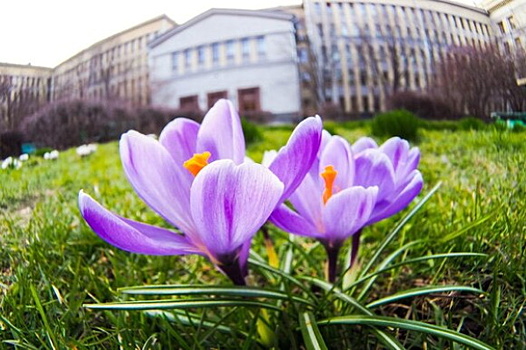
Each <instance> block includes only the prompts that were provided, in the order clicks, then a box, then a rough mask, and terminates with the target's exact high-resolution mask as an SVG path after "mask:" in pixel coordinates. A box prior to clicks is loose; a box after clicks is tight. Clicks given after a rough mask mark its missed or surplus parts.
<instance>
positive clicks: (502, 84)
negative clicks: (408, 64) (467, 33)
mask: <svg viewBox="0 0 526 350" xmlns="http://www.w3.org/2000/svg"><path fill="white" fill-rule="evenodd" d="M525 59H526V57H525V56H524V54H523V53H520V52H519V53H517V54H516V55H510V54H503V53H502V52H501V51H500V50H499V49H498V48H497V47H496V46H492V45H490V46H488V47H485V48H479V47H472V46H465V47H455V48H453V49H451V50H450V51H449V52H448V54H447V55H445V56H444V58H443V59H442V61H441V62H439V63H438V64H437V69H436V77H435V80H436V81H435V84H434V89H435V92H436V93H437V94H439V95H440V96H442V97H443V98H444V99H446V100H447V101H449V102H450V103H451V104H452V106H454V108H455V109H457V111H459V112H460V113H462V112H463V113H464V114H470V115H473V116H475V117H478V118H483V119H484V118H488V117H489V115H490V113H491V112H492V111H494V110H499V111H507V110H512V111H523V110H526V92H525V91H524V90H522V89H521V88H520V87H519V86H518V85H517V76H518V73H519V71H520V70H521V69H522V68H521V65H522V64H524V61H525Z"/></svg>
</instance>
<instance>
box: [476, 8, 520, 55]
mask: <svg viewBox="0 0 526 350" xmlns="http://www.w3.org/2000/svg"><path fill="white" fill-rule="evenodd" d="M481 5H482V6H483V7H484V8H485V9H486V10H487V11H488V14H489V18H490V19H491V22H492V24H493V27H494V32H495V34H496V35H495V36H496V37H497V40H498V42H499V43H501V45H502V47H503V49H504V51H505V52H506V53H509V54H511V53H513V52H517V51H523V50H526V1H525V0H485V1H483V2H482V4H481Z"/></svg>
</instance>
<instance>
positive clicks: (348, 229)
mask: <svg viewBox="0 0 526 350" xmlns="http://www.w3.org/2000/svg"><path fill="white" fill-rule="evenodd" d="M375 146H376V143H372V140H371V139H362V140H360V141H359V142H357V143H356V144H355V146H354V147H352V148H351V145H350V144H349V143H348V142H347V141H346V140H344V139H343V138H341V137H339V136H331V135H330V134H329V133H328V132H326V131H324V133H323V140H322V145H321V147H320V151H319V154H318V158H317V160H316V161H315V162H313V165H312V168H311V170H310V172H309V174H308V175H307V176H306V177H305V178H304V180H303V182H302V183H301V185H300V186H299V187H298V189H297V190H296V191H295V192H294V193H293V194H292V195H291V197H290V202H291V204H292V206H293V208H294V210H293V209H291V208H289V207H287V206H286V205H280V206H279V207H278V209H277V210H276V211H274V213H273V214H272V215H271V218H270V220H271V221H272V222H273V223H274V224H275V225H277V226H278V227H280V228H281V229H283V230H285V231H288V232H291V233H294V234H298V235H303V236H308V237H312V238H316V239H318V240H319V241H320V242H321V243H322V244H323V245H324V247H325V249H326V251H327V255H328V278H329V280H330V281H334V280H335V278H336V267H337V266H336V265H337V257H338V252H339V250H340V248H341V246H342V244H343V242H344V241H345V240H346V239H347V238H349V237H351V236H352V237H353V250H354V253H353V255H352V256H353V259H354V258H355V257H356V253H357V249H358V242H359V232H360V231H361V229H362V228H363V227H364V226H366V225H369V224H371V223H373V222H376V221H379V220H381V219H383V218H385V217H387V216H390V215H393V214H394V213H396V212H397V211H399V210H401V209H403V208H404V207H405V206H407V204H408V203H409V202H410V201H411V200H412V199H413V198H414V197H415V196H416V195H417V194H418V193H419V192H420V189H421V187H422V177H421V175H420V172H418V170H416V169H415V168H416V165H417V164H418V156H417V153H418V150H417V151H413V150H411V151H409V150H408V144H407V142H405V141H403V140H400V139H391V140H389V141H388V142H386V143H385V144H384V145H383V146H382V147H380V148H378V147H377V146H376V147H375ZM406 146H407V147H406ZM354 149H356V150H355V151H354V152H353V150H354ZM355 153H356V154H355Z"/></svg>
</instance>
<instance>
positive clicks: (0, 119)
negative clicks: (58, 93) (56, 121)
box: [0, 63, 53, 133]
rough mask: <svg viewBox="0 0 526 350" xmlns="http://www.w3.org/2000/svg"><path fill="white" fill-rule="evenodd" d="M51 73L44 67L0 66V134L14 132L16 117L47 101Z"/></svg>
mask: <svg viewBox="0 0 526 350" xmlns="http://www.w3.org/2000/svg"><path fill="white" fill-rule="evenodd" d="M52 72H53V70H52V69H51V68H46V67H37V66H31V65H18V64H10V63H0V133H1V132H2V131H4V130H11V129H14V128H15V127H16V126H17V125H18V121H19V120H20V116H22V115H27V114H30V113H33V112H34V111H36V110H37V109H38V108H39V107H41V106H43V105H44V104H46V103H47V102H49V101H50V100H51V96H50V91H51V89H50V87H51V76H52Z"/></svg>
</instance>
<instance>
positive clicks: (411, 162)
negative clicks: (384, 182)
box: [396, 147, 420, 186]
mask: <svg viewBox="0 0 526 350" xmlns="http://www.w3.org/2000/svg"><path fill="white" fill-rule="evenodd" d="M419 162H420V150H419V149H418V147H413V148H411V149H410V150H409V153H408V154H407V158H406V159H405V161H404V163H403V164H400V166H399V167H398V170H397V172H396V183H397V186H399V184H400V183H403V182H404V181H403V180H404V179H407V178H408V177H409V174H411V173H412V172H413V171H414V170H415V169H416V168H417V167H418V163H419Z"/></svg>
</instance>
